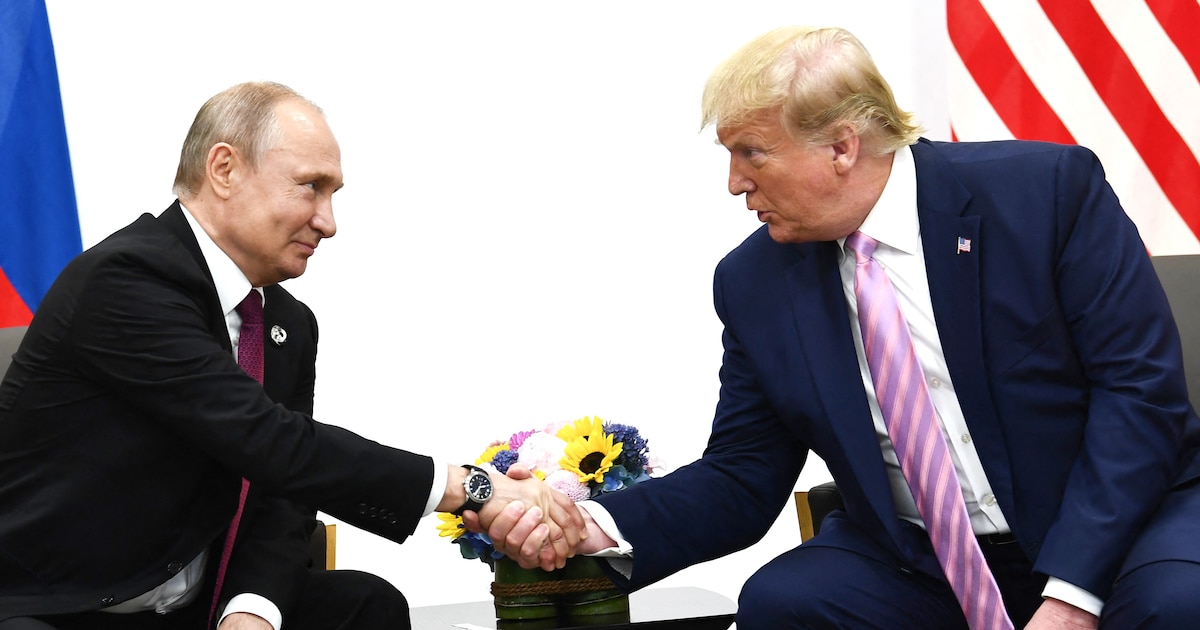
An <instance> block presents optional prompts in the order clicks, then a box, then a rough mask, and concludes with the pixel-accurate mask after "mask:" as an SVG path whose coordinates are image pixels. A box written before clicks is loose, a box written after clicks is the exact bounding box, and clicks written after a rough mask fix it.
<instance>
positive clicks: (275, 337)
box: [271, 324, 287, 346]
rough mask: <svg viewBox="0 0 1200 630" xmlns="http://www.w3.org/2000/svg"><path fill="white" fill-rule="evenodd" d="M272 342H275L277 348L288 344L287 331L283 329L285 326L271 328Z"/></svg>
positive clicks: (276, 325) (277, 325)
mask: <svg viewBox="0 0 1200 630" xmlns="http://www.w3.org/2000/svg"><path fill="white" fill-rule="evenodd" d="M271 341H274V342H275V345H277V346H282V345H283V344H285V343H287V331H286V330H284V329H283V326H280V325H279V324H275V325H274V326H271Z"/></svg>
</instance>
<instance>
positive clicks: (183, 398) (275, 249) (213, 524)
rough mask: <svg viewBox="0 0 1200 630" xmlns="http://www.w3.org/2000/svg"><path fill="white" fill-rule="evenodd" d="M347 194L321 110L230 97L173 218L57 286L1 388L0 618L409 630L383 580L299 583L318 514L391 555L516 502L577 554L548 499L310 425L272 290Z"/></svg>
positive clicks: (206, 115) (302, 368)
mask: <svg viewBox="0 0 1200 630" xmlns="http://www.w3.org/2000/svg"><path fill="white" fill-rule="evenodd" d="M341 187H342V168H341V152H340V149H339V147H338V144H337V141H336V140H335V139H334V136H333V133H332V131H331V130H330V128H329V125H328V123H327V122H326V120H325V117H324V115H323V114H322V112H321V110H320V109H319V108H317V107H316V106H315V105H313V104H312V103H311V102H309V101H307V100H305V99H303V98H301V97H300V96H299V95H298V94H296V93H295V92H293V91H292V90H291V89H289V88H287V87H285V86H282V85H279V84H275V83H244V84H240V85H236V86H234V87H232V88H229V89H228V90H225V91H224V92H221V93H220V94H218V95H216V96H214V97H213V98H212V99H210V100H209V101H208V102H207V103H206V104H205V105H204V106H203V107H202V108H201V109H200V112H199V113H198V114H197V115H196V119H195V122H194V123H193V125H192V127H191V129H190V131H189V132H188V136H187V139H186V140H185V142H184V147H183V151H182V154H181V158H180V163H179V169H178V176H177V177H176V181H175V192H176V194H177V195H178V197H179V198H178V200H177V201H176V202H175V203H173V204H172V205H171V207H170V208H168V209H167V210H166V211H164V212H163V213H161V214H160V215H159V216H152V215H149V214H146V215H143V216H142V217H140V218H139V219H137V220H136V221H135V222H134V223H133V224H131V225H130V226H128V227H126V228H124V229H122V230H120V231H118V232H117V233H115V234H114V235H112V236H111V237H109V238H108V239H106V240H104V241H103V242H102V243H100V244H98V245H96V246H95V247H92V248H91V249H89V250H88V251H86V252H84V253H83V254H81V255H80V256H79V257H77V258H76V259H75V260H74V261H72V262H71V263H70V264H69V265H68V266H67V268H66V269H65V270H64V271H63V272H62V274H61V275H60V276H59V278H58V280H57V281H56V282H55V283H54V285H53V287H51V289H50V291H49V292H48V293H47V294H46V297H45V299H44V300H43V302H42V303H41V306H40V307H39V308H38V311H37V314H36V315H35V316H34V318H33V322H32V323H31V324H30V326H29V329H28V331H27V333H26V334H25V337H24V339H23V342H22V344H21V346H20V349H19V350H18V351H17V353H16V354H15V355H14V357H13V361H12V366H11V367H10V368H9V370H8V372H7V374H6V375H5V377H4V381H3V383H2V384H0V505H3V506H4V517H3V518H0V624H4V625H6V627H17V628H19V627H21V626H20V625H19V624H25V627H39V628H44V627H45V626H43V625H40V623H39V622H38V621H35V620H34V618H36V619H40V620H43V621H45V622H49V623H50V624H52V625H53V627H54V628H56V629H57V630H72V629H76V628H79V629H88V630H93V629H105V628H113V629H120V630H134V629H142V628H171V629H188V628H193V629H196V630H200V629H203V628H212V627H216V626H218V625H219V627H220V629H221V630H239V629H246V628H252V629H256V630H280V629H281V628H286V629H287V630H302V629H305V628H311V629H313V630H324V629H327V628H370V629H374V628H387V629H389V630H391V629H402V628H408V627H409V619H408V604H407V602H406V601H405V599H404V596H403V595H401V593H400V592H399V591H397V590H396V589H395V588H394V587H393V586H392V585H391V584H389V583H387V582H386V581H384V580H382V579H380V578H378V577H376V576H373V575H369V574H366V573H362V572H357V571H324V570H323V568H324V567H320V568H319V569H320V570H318V568H313V569H310V567H309V566H308V564H309V551H308V550H309V535H310V533H311V532H312V531H313V523H314V516H315V510H317V509H320V510H322V511H324V512H327V513H329V514H331V515H333V516H335V517H337V518H339V519H341V520H343V521H346V522H347V523H349V524H351V525H354V526H356V527H360V528H362V529H365V530H367V531H370V532H372V533H375V534H378V535H380V536H383V537H384V538H387V539H389V540H393V541H395V542H403V541H404V540H405V539H406V538H407V537H408V536H409V535H410V534H411V533H412V532H413V530H414V529H415V527H416V525H417V523H418V521H419V520H420V519H421V518H422V517H423V516H424V515H426V514H429V513H431V512H433V511H435V510H437V511H441V512H449V511H462V510H471V511H472V512H471V513H475V512H478V514H479V517H480V518H482V519H483V520H485V521H487V522H489V523H490V522H491V520H492V518H494V516H495V514H496V513H497V512H499V511H501V510H502V509H503V508H504V506H505V505H507V504H508V503H509V502H511V501H513V500H514V499H520V500H521V501H523V502H524V504H525V505H527V506H531V509H530V511H531V512H534V513H535V514H536V513H543V512H544V513H545V514H546V519H545V520H546V521H547V523H546V525H545V530H546V532H547V535H546V538H548V539H549V540H550V542H551V543H552V544H551V545H548V546H547V554H546V557H545V558H544V560H545V563H544V564H545V566H547V568H553V567H554V565H555V557H554V556H555V553H556V552H557V553H558V554H559V555H565V554H567V553H569V549H570V547H571V546H573V545H574V544H575V543H576V542H577V540H576V536H577V535H578V532H577V530H578V517H577V516H576V514H577V512H576V511H575V510H574V509H573V507H572V503H571V501H570V500H569V499H567V498H566V497H563V496H561V495H559V494H558V493H553V492H550V491H549V490H548V489H547V488H546V486H545V485H544V484H541V483H540V482H537V481H529V482H526V481H520V482H518V481H514V480H511V479H506V478H505V477H503V476H496V475H488V474H487V473H485V472H482V471H479V470H468V469H469V468H471V467H468V466H457V465H449V464H439V463H437V462H434V460H432V459H431V458H429V457H426V456H423V455H418V454H415V453H410V452H406V451H402V450H399V449H394V448H389V447H387V446H383V445H381V444H378V443H376V442H373V441H370V440H368V439H365V438H363V437H360V436H357V435H355V434H352V433H350V432H349V431H346V430H344V429H340V428H338V427H335V426H332V425H328V424H323V423H320V422H317V421H316V420H314V419H313V418H312V413H313V391H314V383H315V379H316V368H315V362H316V351H317V322H316V318H315V317H314V315H313V313H312V311H310V310H309V309H308V307H307V306H305V305H304V304H302V303H301V302H299V301H297V300H296V299H295V298H294V297H292V296H291V294H289V293H288V292H287V291H286V290H285V289H284V288H282V287H281V286H279V283H281V282H283V281H285V280H287V279H289V278H295V277H297V276H299V275H301V274H303V273H304V271H305V269H306V268H307V265H308V260H309V258H311V257H312V256H313V255H314V254H315V253H316V250H317V246H318V245H319V244H320V242H321V241H322V240H324V239H326V238H330V237H332V236H333V235H334V234H335V232H336V231H337V228H336V224H335V222H334V218H333V202H332V197H333V194H334V193H335V192H336V191H337V190H339V189H340V188H341ZM468 480H470V483H469V484H468V483H467V481H468ZM489 491H490V493H489ZM468 492H469V493H468ZM564 529H565V531H564ZM555 545H556V546H557V549H554V547H555ZM398 561H402V560H398ZM559 566H561V563H559ZM10 618H18V620H17V621H12V620H11V619H10ZM6 619H10V621H9V622H5V620H6Z"/></svg>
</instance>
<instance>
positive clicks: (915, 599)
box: [737, 530, 1200, 630]
mask: <svg viewBox="0 0 1200 630" xmlns="http://www.w3.org/2000/svg"><path fill="white" fill-rule="evenodd" d="M840 535H841V536H845V535H847V532H846V531H845V530H843V531H842V532H841V534H840ZM864 535H865V534H864ZM820 539H821V538H820V535H818V536H817V537H816V538H814V539H813V541H811V542H810V543H805V544H804V545H801V546H799V547H797V548H795V549H792V550H791V551H788V552H786V553H784V554H783V555H781V556H779V557H777V558H775V559H774V560H772V561H770V562H768V563H767V564H766V565H764V566H763V567H762V568H761V569H759V570H758V571H757V572H756V573H755V574H754V575H752V576H751V577H750V579H749V580H747V581H746V584H745V585H744V586H743V587H742V593H741V596H740V598H739V601H738V613H737V627H738V630H768V629H769V630H781V629H788V628H795V629H801V628H803V629H806V630H815V629H834V628H847V629H849V628H853V629H855V630H869V629H879V630H905V629H912V630H943V629H944V630H967V621H966V618H965V617H964V616H963V613H962V610H961V609H960V608H959V604H958V600H957V599H955V597H954V592H953V591H952V590H951V589H950V586H949V584H947V583H946V581H945V580H944V579H940V578H937V577H931V576H929V575H926V574H924V573H920V572H917V571H913V570H911V569H908V568H905V567H902V566H900V565H899V563H896V562H886V561H883V560H881V559H880V558H879V557H872V556H871V555H870V554H863V553H858V552H854V551H849V550H847V549H843V548H835V547H822V546H819V541H820ZM812 543H818V544H812ZM870 544H871V543H867V541H864V546H863V547H864V548H866V547H867V546H870ZM982 547H983V550H984V555H985V557H986V558H987V561H988V565H989V567H990V568H991V570H992V573H993V575H995V576H996V581H997V583H998V584H999V586H1000V590H1001V593H1002V594H1003V596H1004V604H1005V607H1006V608H1007V609H1008V613H1009V617H1010V618H1011V619H1012V620H1013V623H1014V624H1015V626H1016V627H1017V628H1021V627H1023V626H1024V625H1025V624H1026V623H1027V622H1028V621H1029V618H1030V617H1032V616H1033V614H1034V612H1035V611H1036V610H1037V607H1038V606H1040V605H1041V603H1042V597H1041V592H1042V588H1043V587H1044V586H1045V578H1044V577H1040V578H1039V577H1037V576H1035V575H1033V573H1032V566H1031V564H1030V562H1029V560H1028V559H1027V558H1025V555H1024V553H1023V552H1022V551H1021V548H1020V546H1019V545H1017V544H1016V543H1009V544H999V545H993V544H984V545H982ZM929 553H933V551H932V549H930V550H929ZM1197 592H1200V564H1196V563H1193V562H1187V561H1166V562H1156V563H1153V564H1149V565H1146V566H1143V567H1141V568H1138V569H1135V570H1133V571H1132V572H1130V573H1129V574H1127V575H1126V576H1125V577H1123V578H1122V579H1121V580H1119V581H1118V582H1117V583H1116V584H1115V585H1114V587H1113V592H1112V594H1111V595H1110V596H1109V598H1108V600H1107V601H1106V603H1105V608H1104V611H1103V615H1102V616H1101V619H1100V628H1101V630H1106V629H1111V630H1134V629H1141V630H1149V629H1162V630H1168V629H1169V630H1179V629H1182V628H1192V627H1196V623H1198V621H1197V620H1200V598H1198V597H1196V593H1197Z"/></svg>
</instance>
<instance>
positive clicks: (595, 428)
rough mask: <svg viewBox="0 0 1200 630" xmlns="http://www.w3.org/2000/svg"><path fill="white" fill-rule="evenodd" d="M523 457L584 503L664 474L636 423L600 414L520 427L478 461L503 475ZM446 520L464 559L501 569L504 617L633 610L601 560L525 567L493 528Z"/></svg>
mask: <svg viewBox="0 0 1200 630" xmlns="http://www.w3.org/2000/svg"><path fill="white" fill-rule="evenodd" d="M516 463H520V464H522V465H523V466H525V467H526V468H528V469H529V471H530V472H532V473H533V474H534V475H535V476H536V477H538V478H539V479H541V480H543V481H545V482H546V483H547V484H548V485H549V486H550V487H551V488H554V489H555V490H557V491H559V492H562V493H563V494H565V495H567V496H568V497H570V498H571V500H572V501H576V502H578V501H583V500H585V499H591V498H595V497H597V496H599V495H601V494H604V493H606V492H616V491H618V490H623V489H625V488H628V487H629V486H632V485H635V484H638V483H642V482H643V481H646V480H648V479H651V478H652V477H654V476H658V475H660V474H661V472H662V466H661V465H660V464H659V463H658V462H656V461H655V460H654V458H653V457H652V456H651V455H650V452H649V447H648V446H647V443H646V440H645V438H643V437H642V436H641V434H640V433H639V432H638V430H637V429H636V428H634V427H632V426H629V425H624V424H616V423H607V422H604V421H603V420H601V419H600V418H592V417H585V418H580V419H578V420H574V421H567V422H556V423H551V424H549V425H547V426H546V427H544V428H542V429H540V430H528V431H520V432H517V433H514V434H513V435H512V436H510V437H509V438H508V439H507V440H500V441H496V442H492V443H491V444H489V445H488V447H487V448H485V449H484V451H483V453H482V454H481V455H480V456H479V458H478V459H476V460H475V464H476V465H477V466H481V467H483V468H485V469H486V468H491V469H493V470H495V471H497V472H499V473H500V474H505V473H507V472H508V469H509V467H510V466H512V465H513V464H516ZM438 518H439V519H440V521H441V522H440V523H439V524H438V530H439V535H440V536H443V537H449V538H450V539H451V542H453V543H455V544H457V545H458V548H459V551H460V552H461V553H462V557H463V558H467V559H470V560H474V559H479V560H481V561H483V562H485V563H487V564H488V565H489V566H491V567H492V569H493V571H495V573H496V581H495V583H494V584H493V585H492V592H493V594H494V595H495V599H496V613H497V616H498V617H500V618H501V619H506V618H507V619H536V618H545V617H554V616H560V615H562V614H564V613H563V610H564V609H566V613H565V614H568V615H570V616H578V615H586V614H593V613H592V612H589V611H597V613H596V614H612V612H613V611H614V610H615V611H616V612H617V614H620V613H621V612H622V610H623V612H624V614H625V615H626V616H628V610H629V609H628V605H629V604H628V599H627V598H625V596H624V595H622V594H621V593H620V592H619V591H616V590H615V587H614V586H613V584H612V582H611V580H609V579H608V578H607V577H605V575H604V573H603V571H602V570H600V568H599V566H598V563H597V561H596V560H595V559H594V558H589V557H584V556H576V557H575V558H571V559H570V560H569V561H568V562H567V567H566V568H564V569H562V570H560V571H553V572H549V573H548V572H546V571H542V570H541V569H521V568H520V567H519V566H518V565H517V564H516V562H514V561H512V560H511V559H508V558H505V557H504V554H502V553H500V552H498V551H496V548H495V546H494V545H493V544H492V540H491V538H489V537H488V536H487V534H484V533H476V532H470V531H467V529H466V527H465V526H464V525H463V520H462V517H460V516H455V515H453V514H448V513H439V514H438ZM614 603H615V606H616V607H615V608H614ZM522 627H524V626H522Z"/></svg>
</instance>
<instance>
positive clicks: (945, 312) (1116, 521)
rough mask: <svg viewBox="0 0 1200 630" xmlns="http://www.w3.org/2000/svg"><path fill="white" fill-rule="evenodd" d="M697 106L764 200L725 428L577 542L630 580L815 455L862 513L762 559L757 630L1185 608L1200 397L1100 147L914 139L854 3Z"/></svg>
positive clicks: (752, 616)
mask: <svg viewBox="0 0 1200 630" xmlns="http://www.w3.org/2000/svg"><path fill="white" fill-rule="evenodd" d="M703 123H704V125H710V124H711V125H715V126H716V131H717V137H718V139H719V141H720V143H721V144H722V145H724V146H725V148H727V149H728V151H729V154H730V163H729V192H730V193H732V194H734V195H744V196H745V199H746V206H747V209H749V210H751V211H753V212H755V213H756V214H757V216H758V218H759V220H760V221H762V222H763V223H765V224H766V225H765V226H764V227H763V228H761V229H759V230H758V231H757V232H755V233H754V234H753V235H751V236H750V237H749V238H748V239H746V241H745V242H744V243H742V244H741V245H740V246H739V247H738V248H736V249H735V250H733V251H732V252H731V253H730V254H729V255H728V256H726V258H725V259H724V260H723V261H722V262H721V263H720V264H719V265H718V267H717V271H716V278H715V282H714V294H715V299H714V301H715V304H716V309H717V313H718V315H719V316H720V318H721V321H722V322H723V323H724V326H725V329H724V334H723V342H724V346H725V355H724V361H723V364H722V366H721V395H720V402H719V403H718V406H717V411H716V418H715V420H714V422H713V425H712V434H711V437H710V440H709V444H708V447H707V449H706V450H705V452H704V455H703V457H702V458H701V459H699V460H698V461H696V462H695V463H693V464H691V465H689V466H686V467H684V468H681V469H679V470H677V471H676V472H674V473H672V474H671V475H667V476H665V477H663V478H661V479H657V480H654V481H652V482H650V483H646V484H642V485H639V486H635V487H633V488H630V489H629V490H626V491H623V492H618V493H612V494H609V495H606V496H604V497H602V498H600V499H598V500H597V501H595V502H593V503H585V504H581V505H583V506H584V507H585V509H586V513H587V514H586V515H585V521H586V524H587V528H588V530H589V531H590V532H591V535H590V536H588V537H587V539H586V541H585V542H584V543H583V544H582V547H581V549H582V551H583V552H584V553H590V554H601V555H609V556H617V557H620V558H626V559H624V560H614V561H613V566H614V568H615V569H619V570H621V571H620V572H621V575H617V576H616V579H617V580H618V582H619V584H620V585H622V586H623V587H624V588H627V589H637V588H641V587H643V586H645V585H647V584H650V583H652V582H654V581H656V580H659V579H662V578H663V577H665V576H667V575H670V574H671V573H673V572H675V571H678V570H679V569H682V568H684V567H686V566H689V565H691V564H694V563H697V562H701V561H704V560H708V559H711V558H715V557H718V556H722V555H725V554H728V553H731V552H734V551H737V550H739V549H742V548H744V547H746V546H748V545H750V544H753V543H754V542H755V541H757V540H758V539H759V538H761V537H762V536H763V535H764V534H765V533H766V532H767V529H768V528H769V527H770V526H771V524H772V523H773V522H774V521H775V518H776V517H777V515H778V514H779V512H780V509H781V508H782V507H783V506H784V505H785V504H786V503H787V502H788V500H789V499H790V498H791V495H792V490H793V488H794V485H795V482H796V479H797V476H798V474H799V472H800V469H801V467H802V466H803V465H804V461H805V458H806V456H807V454H808V453H809V452H810V451H811V452H813V453H816V454H817V455H819V456H820V457H821V458H822V459H823V460H824V461H825V463H826V464H827V465H828V467H829V470H830V472H831V473H832V475H833V478H834V480H835V481H836V482H837V486H838V488H839V490H840V491H841V494H842V497H843V499H844V502H845V509H844V510H839V511H835V512H834V513H833V514H831V515H830V516H829V517H828V518H827V519H826V520H825V521H824V523H823V524H822V527H821V530H820V533H819V534H818V535H817V536H815V537H814V538H813V539H812V540H810V541H807V542H805V543H804V544H802V545H801V546H799V547H797V548H795V549H792V550H790V551H787V552H785V553H784V554H782V555H781V556H779V557H777V558H776V559H774V560H772V561H771V562H770V563H768V564H767V565H766V566H764V567H762V568H761V569H760V570H759V571H758V572H757V573H755V574H754V575H753V576H752V577H751V578H750V579H749V580H748V581H747V582H746V584H745V585H744V587H743V589H742V594H741V597H740V602H739V612H738V617H737V626H738V628H739V630H759V629H770V630H777V629H779V628H834V627H838V628H844V627H851V628H881V629H883V628H886V629H889V630H896V629H899V628H912V629H922V630H926V629H929V628H967V627H969V628H971V629H972V630H980V629H983V628H987V629H993V628H996V629H1002V628H1013V627H1025V628H1030V629H1033V628H1037V629H1048V628H1096V627H1098V626H1099V627H1103V628H1113V629H1121V630H1124V629H1128V628H1164V629H1165V628H1171V629H1177V628H1185V627H1193V626H1194V625H1195V623H1196V620H1198V619H1200V598H1197V597H1196V596H1195V594H1196V593H1197V592H1200V544H1197V543H1196V537H1197V535H1200V531H1198V530H1197V526H1196V523H1200V488H1197V484H1198V483H1200V456H1198V452H1200V419H1198V418H1197V416H1196V414H1195V412H1194V411H1193V409H1192V407H1191V405H1190V404H1189V401H1188V397H1187V388H1186V384H1185V380H1184V375H1183V360H1182V353H1181V349H1180V341H1179V335H1178V332H1177V330H1176V326H1175V322H1174V320H1173V318H1172V315H1171V312H1170V309H1169V306H1168V304H1167V300H1166V297H1165V295H1164V293H1163V290H1162V287H1161V285H1160V284H1159V281H1158V279H1157V276H1156V275H1155V272H1154V269H1153V267H1152V265H1151V263H1150V260H1149V257H1148V256H1147V254H1146V249H1145V247H1144V245H1143V244H1142V241H1141V240H1140V238H1139V236H1138V233H1137V230H1136V229H1135V227H1134V225H1133V224H1132V222H1131V221H1130V220H1129V218H1128V217H1127V216H1126V213H1125V211H1124V210H1123V208H1122V207H1121V205H1120V203H1119V202H1118V200H1117V197H1116V195H1115V194H1114V193H1113V191H1112V189H1111V188H1110V187H1109V185H1108V183H1107V182H1106V181H1105V178H1104V172H1103V170H1102V168H1101V166H1100V163H1099V161H1098V160H1097V159H1096V156H1095V155H1093V154H1092V153H1091V152H1090V151H1088V150H1087V149H1085V148H1082V147H1078V146H1064V145H1055V144H1048V143H1040V142H1020V141H1008V142H992V143H946V142H932V141H929V140H926V139H923V138H920V137H919V130H918V128H917V125H916V124H915V122H914V120H913V117H912V116H911V115H910V114H908V113H907V112H904V111H902V110H901V109H900V108H899V107H898V106H897V105H896V102H895V99H894V97H893V95H892V92H891V89H890V88H889V87H888V84H887V82H886V81H885V80H884V79H883V77H882V76H881V75H880V74H879V71H878V70H877V69H876V67H875V65H874V63H873V62H872V60H871V58H870V56H869V55H868V54H867V51H866V50H865V49H864V48H863V46H862V45H861V43H860V42H859V41H858V40H857V39H856V38H854V36H853V35H851V34H850V33H848V32H846V31H844V30H842V29H837V28H819V29H812V28H799V27H796V28H784V29H779V30H775V31H772V32H770V33H767V34H765V35H762V36H761V37H759V38H757V39H755V40H754V41H752V42H750V43H749V44H747V45H746V46H745V47H743V48H742V49H741V50H739V51H738V52H737V53H735V54H734V55H733V56H732V57H731V58H730V59H728V60H727V61H725V62H724V63H723V64H721V65H720V66H719V67H718V68H717V69H716V70H715V71H714V72H713V74H712V75H711V77H710V78H709V81H708V83H707V86H706V88H705V91H704V97H703ZM533 516H536V515H533ZM536 523H537V518H532V517H525V518H518V517H516V516H515V515H513V516H510V515H508V514H505V515H502V516H501V517H500V518H498V519H496V520H495V521H494V522H493V524H492V526H491V528H490V533H491V535H492V537H493V538H494V539H495V540H502V541H503V540H508V541H514V540H520V539H521V538H522V536H523V534H524V533H525V532H526V531H529V530H531V529H532V528H533V527H534V526H535V525H536ZM476 526H479V525H476ZM506 536H507V538H506ZM505 547H506V548H505V549H504V550H505V551H506V552H507V551H508V549H507V546H505ZM512 551H513V552H514V553H519V548H518V547H516V546H513V548H512ZM628 558H631V559H632V562H630V561H629V560H628ZM533 560H534V558H532V557H530V558H528V559H526V561H527V562H532V561H533Z"/></svg>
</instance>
